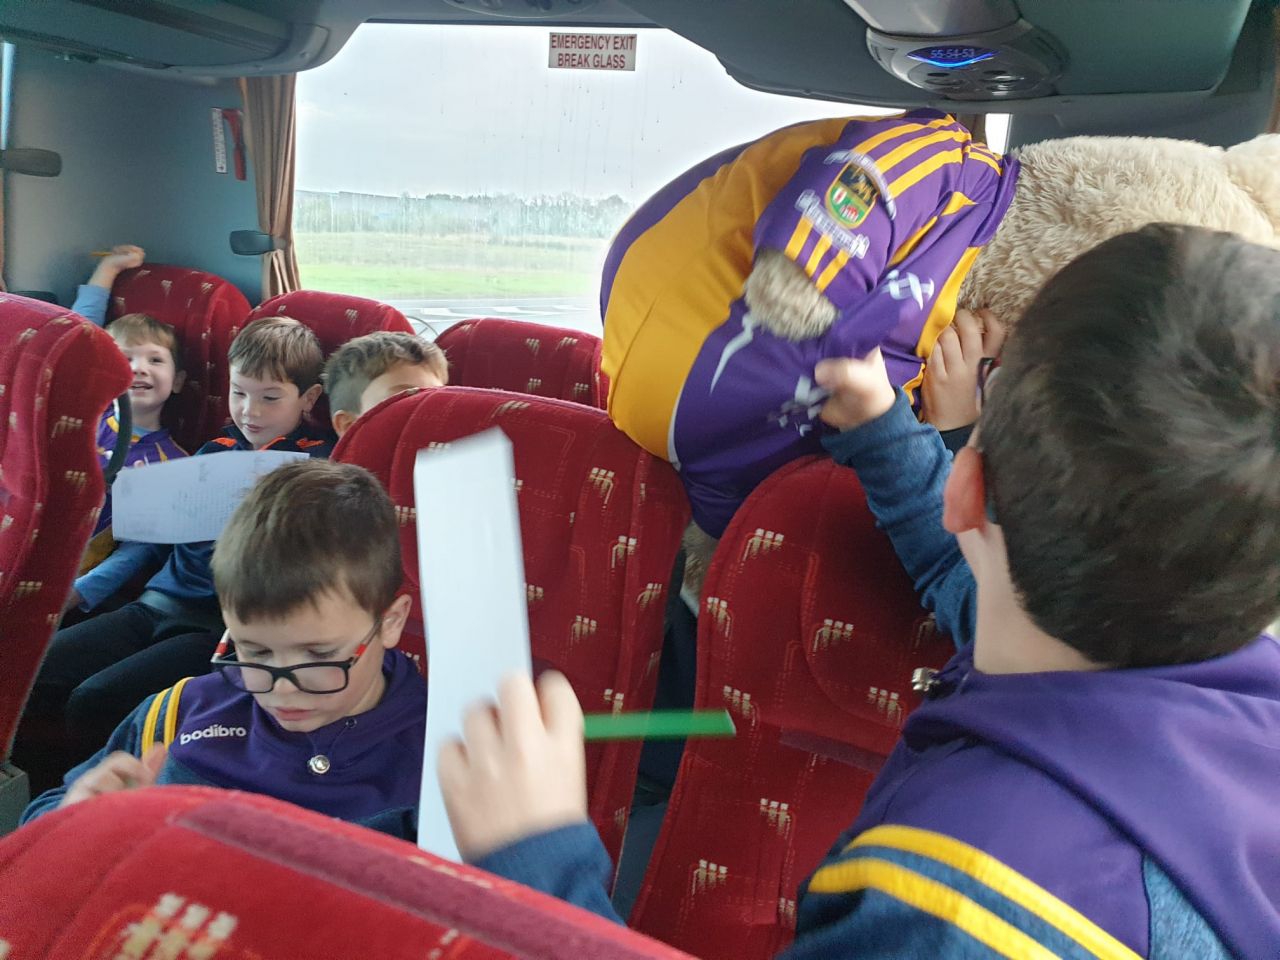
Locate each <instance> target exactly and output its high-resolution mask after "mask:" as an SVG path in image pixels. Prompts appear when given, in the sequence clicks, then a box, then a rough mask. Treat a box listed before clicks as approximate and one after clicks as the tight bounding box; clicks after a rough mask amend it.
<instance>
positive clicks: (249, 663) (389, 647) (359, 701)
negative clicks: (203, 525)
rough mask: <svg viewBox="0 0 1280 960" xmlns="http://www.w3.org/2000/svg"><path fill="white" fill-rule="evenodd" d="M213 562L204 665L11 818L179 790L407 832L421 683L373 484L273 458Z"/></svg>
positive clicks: (327, 465)
mask: <svg viewBox="0 0 1280 960" xmlns="http://www.w3.org/2000/svg"><path fill="white" fill-rule="evenodd" d="M212 566H213V576H214V580H215V582H216V585H217V591H218V600H219V603H220V604H221V607H222V615H223V618H224V619H225V621H226V623H227V629H226V631H225V632H224V633H223V634H222V639H221V642H220V643H219V645H218V648H217V652H216V654H215V656H214V659H213V666H214V668H215V670H216V671H217V673H216V674H213V675H205V676H197V677H194V678H192V679H189V680H183V681H181V682H179V683H178V684H176V685H174V686H173V687H171V688H169V689H167V690H164V691H163V692H161V693H159V694H156V695H154V696H151V697H147V698H146V699H145V700H143V701H142V703H141V704H140V705H139V706H138V707H137V709H135V710H134V711H133V713H132V714H131V715H130V716H129V717H128V718H127V719H126V720H125V721H124V722H123V723H121V724H120V726H119V727H117V729H116V731H115V733H113V734H112V736H111V739H110V741H109V742H108V743H107V745H106V746H105V747H104V748H103V749H102V750H100V751H98V753H97V754H96V755H94V756H93V757H92V758H91V759H90V760H88V761H87V762H85V763H83V764H81V765H80V766H78V767H76V768H75V769H73V770H72V771H71V772H70V773H68V774H67V776H66V778H65V782H64V784H63V786H61V787H59V788H57V789H55V790H51V791H49V792H47V793H45V794H43V795H42V796H40V797H37V798H36V800H35V801H34V802H33V803H32V804H31V805H30V806H29V807H28V808H27V810H26V812H25V813H24V815H23V820H24V822H26V821H28V820H32V819H34V818H35V817H38V816H40V815H41V814H44V813H47V812H48V811H50V810H53V809H55V808H57V807H60V806H67V805H69V804H72V803H78V802H80V801H82V800H87V799H89V798H90V797H93V796H96V795H97V794H100V793H110V792H114V791H117V790H123V789H129V788H131V787H140V786H148V785H151V784H154V783H160V784H166V783H180V784H197V785H203V786H215V787H225V788H229V789H236V790H250V791H253V792H255V793H262V794H266V795H268V796H273V797H277V798H279V799H281V800H287V801H289V802H291V803H296V804H299V805H300V806H304V807H307V808H309V809H311V810H316V811H319V812H320V813H325V814H329V815H330V816H334V817H339V818H341V819H344V820H350V821H353V822H356V823H363V824H365V825H366V826H371V827H374V828H377V829H381V830H384V831H385V832H389V833H393V834H396V835H398V836H412V833H413V830H414V826H415V818H414V816H413V810H414V808H415V807H416V806H417V802H418V790H419V785H420V780H421V776H422V745H423V736H424V731H425V727H426V683H425V681H424V680H423V679H422V676H421V674H420V673H419V672H418V669H417V667H416V666H415V665H414V664H413V662H412V661H411V660H410V659H409V658H408V657H406V656H404V654H402V653H400V652H399V651H398V650H395V649H394V647H395V646H396V644H397V643H398V641H399V639H400V631H401V630H402V629H403V627H404V623H405V619H406V617H407V616H408V613H409V608H410V598H409V596H408V595H407V594H402V593H400V587H401V580H402V571H401V566H400V533H399V525H398V523H397V521H396V515H395V509H394V507H393V506H392V504H391V500H390V498H389V497H388V496H387V494H386V492H385V491H384V490H383V489H382V487H381V485H380V484H379V483H378V481H377V480H376V479H375V478H374V477H373V475H372V474H370V473H369V472H368V471H367V470H365V469H363V468H362V467H358V466H354V465H352V464H341V463H333V462H330V461H326V460H304V461H301V462H299V463H291V464H288V465H286V466H284V467H280V468H279V469H277V470H274V471H272V472H271V473H269V474H267V475H266V476H265V477H263V478H262V479H261V480H259V481H258V483H257V484H256V485H255V486H254V488H253V489H252V490H251V491H250V492H249V495H248V496H247V497H246V498H245V500H244V502H242V503H241V504H240V506H239V507H238V508H237V509H236V512H235V514H234V516H232V518H231V521H230V523H228V525H227V528H226V530H225V531H224V532H223V535H222V537H221V538H220V539H219V541H218V545H217V547H216V548H215V549H214V554H213V563H212ZM206 665H207V661H206Z"/></svg>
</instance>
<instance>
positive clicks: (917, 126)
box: [853, 117, 955, 153]
mask: <svg viewBox="0 0 1280 960" xmlns="http://www.w3.org/2000/svg"><path fill="white" fill-rule="evenodd" d="M952 123H955V119H954V118H953V117H939V118H938V119H937V120H930V121H929V122H928V123H904V124H903V125H902V126H900V127H890V128H889V129H888V130H881V131H880V132H879V133H877V134H875V135H874V136H870V137H867V139H865V140H863V141H862V142H861V143H860V144H858V145H857V146H856V147H854V148H853V149H854V151H855V152H856V153H866V152H867V151H869V150H874V149H875V148H876V147H878V146H880V144H882V143H887V142H888V141H890V140H893V139H894V138H895V137H901V136H903V135H904V134H908V133H915V132H917V131H919V130H936V129H937V128H938V127H945V126H948V125H949V124H952Z"/></svg>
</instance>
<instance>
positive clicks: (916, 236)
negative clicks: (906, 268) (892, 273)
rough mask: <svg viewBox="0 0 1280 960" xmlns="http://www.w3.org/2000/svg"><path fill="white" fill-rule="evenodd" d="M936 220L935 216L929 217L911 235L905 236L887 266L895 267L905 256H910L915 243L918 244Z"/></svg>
mask: <svg viewBox="0 0 1280 960" xmlns="http://www.w3.org/2000/svg"><path fill="white" fill-rule="evenodd" d="M937 222H938V218H937V217H930V218H929V220H928V221H927V222H926V223H925V225H924V226H923V227H921V228H920V229H919V230H917V231H916V232H915V233H913V234H912V235H911V236H909V237H907V239H906V240H905V241H903V244H902V246H900V247H899V248H898V249H897V251H896V252H895V253H894V255H893V257H892V258H891V259H890V260H889V266H891V267H896V266H897V265H898V264H900V263H901V262H902V261H903V260H905V259H907V257H909V256H911V251H912V250H914V249H915V248H916V245H917V244H919V243H920V241H921V240H923V239H924V235H925V234H926V233H928V232H929V231H930V230H932V229H933V225H934V224H935V223H937Z"/></svg>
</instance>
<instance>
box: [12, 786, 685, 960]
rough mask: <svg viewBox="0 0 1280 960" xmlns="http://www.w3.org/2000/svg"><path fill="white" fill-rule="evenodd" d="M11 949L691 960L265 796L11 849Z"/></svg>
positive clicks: (412, 959) (106, 815)
mask: <svg viewBox="0 0 1280 960" xmlns="http://www.w3.org/2000/svg"><path fill="white" fill-rule="evenodd" d="M0 888H2V889H4V891H5V896H3V897H0V947H2V948H3V949H0V953H3V955H4V956H12V957H14V958H18V957H42V958H46V960H81V958H87V957H138V958H141V957H149V958H160V957H174V958H179V957H181V958H189V960H196V958H209V960H215V958H216V960H223V958H225V960H231V958H248V957H260V958H277V960H283V958H287V957H312V958H316V960H337V958H347V957H377V958H379V960H427V958H440V960H445V958H447V960H507V958H511V960H514V958H526V957H528V958H537V960H558V958H564V960H681V958H684V960H690V958H687V957H685V956H684V954H681V953H678V952H677V951H675V950H673V949H671V948H670V947H667V946H665V945H663V944H661V943H658V942H656V941H653V940H649V939H647V938H645V937H642V936H640V935H639V934H636V933H633V932H631V931H630V930H627V929H626V928H625V927H620V926H618V925H617V924H613V923H609V922H608V921H606V920H603V919H602V918H600V917H597V916H595V915H594V914H590V913H587V912H585V911H583V910H579V909H577V908H576V907H571V906H569V905H567V904H565V903H562V902H560V901H559V900H554V899H552V898H551V897H548V896H545V895H543V894H540V893H536V892H534V891H533V890H530V889H528V888H527V887H523V886H520V885H519V884H515V883H510V882H508V881H506V880H501V879H499V878H498V877H494V876H491V875H489V874H486V873H482V872H481V871H479V870H476V869H473V868H471V867H465V866H462V865H460V864H456V863H447V862H445V861H441V860H438V859H436V858H435V857H432V856H430V855H428V854H426V853H423V852H422V851H420V850H418V849H417V848H416V847H414V846H413V845H411V844H408V843H405V842H404V841H402V840H395V839H392V838H391V837H387V836H384V835H382V834H379V833H374V832H373V831H372V830H366V829H364V828H362V827H356V826H353V825H351V824H348V823H343V822H341V821H338V820H334V819H332V818H330V817H325V816H321V815H320V814H316V813H312V812H310V811H308V810H303V809H301V808H299V807H295V806H292V805H290V804H287V803H282V802H280V801H278V800H273V799H269V798H267V797H262V796H255V795H252V794H246V793H232V792H228V791H224V790H212V789H205V788H198V787H161V788H159V789H150V790H130V791H128V792H125V793H112V794H107V795H105V796H101V797H97V798H95V799H93V800H89V801H86V802H84V803H79V804H76V805H74V806H71V807H68V808H66V809H65V810H57V811H54V812H53V813H49V814H46V815H45V816H44V817H41V818H40V819H39V820H37V821H35V822H34V823H32V824H31V825H29V826H27V827H24V828H23V829H21V830H19V831H18V832H17V833H14V834H11V835H9V836H8V837H6V838H4V839H3V840H0Z"/></svg>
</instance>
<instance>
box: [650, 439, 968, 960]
mask: <svg viewBox="0 0 1280 960" xmlns="http://www.w3.org/2000/svg"><path fill="white" fill-rule="evenodd" d="M931 624H932V621H931V620H930V619H928V618H927V617H926V615H925V614H924V612H923V611H922V610H921V609H920V606H919V603H918V601H917V600H916V597H915V594H914V591H913V590H912V585H911V581H910V580H909V579H908V578H907V576H906V574H905V573H904V572H903V570H902V568H901V566H900V565H899V563H898V560H897V558H896V556H895V555H894V552H893V548H892V547H891V545H890V543H889V540H888V538H887V537H886V536H885V535H884V533H883V532H882V531H880V530H878V529H877V528H876V526H875V522H874V520H873V518H872V516H871V514H870V512H869V511H868V509H867V507H866V505H865V502H864V499H863V495H862V490H861V488H860V487H859V485H858V482H857V478H856V476H855V474H854V473H853V471H851V470H848V469H846V468H843V467H840V466H838V465H836V464H835V463H834V462H832V461H831V460H829V459H826V458H821V457H809V458H806V459H803V460H798V461H796V462H794V463H791V464H788V465H787V466H785V467H783V468H782V469H780V470H778V471H777V472H776V473H775V474H773V475H772V476H771V477H770V478H768V479H767V480H766V481H765V482H764V483H762V484H761V485H760V486H759V487H758V488H757V489H756V491H755V492H754V493H753V494H752V495H751V496H750V498H748V499H747V501H746V502H745V503H744V504H743V506H742V507H741V508H740V509H739V510H738V512H737V515H736V516H735V517H734V520H733V522H732V523H731V524H730V526H729V529H728V530H727V531H726V533H725V536H724V538H723V539H722V540H721V541H720V544H719V546H718V548H717V550H716V554H715V558H714V559H713V561H712V564H711V568H710V570H709V571H708V575H707V579H706V582H705V585H704V588H703V606H702V613H701V616H700V618H699V625H698V679H697V694H696V703H697V705H698V706H699V707H703V708H712V707H715V708H728V709H729V710H730V711H731V713H732V714H733V716H734V719H735V722H736V723H737V725H738V735H737V736H736V737H735V738H733V739H731V740H691V741H690V742H689V744H688V746H687V747H686V750H685V753H684V756H683V759H682V763H681V767H680V772H679V776H678V778H677V781H676V786H675V790H674V791H673V794H672V797H671V802H670V806H669V808H668V811H667V816H666V819H665V821H664V824H663V828H662V832H661V834H660V836H659V839H658V842H657V845H656V847H655V849H654V853H653V858H652V860H651V861H650V864H649V870H648V874H647V875H646V878H645V883H644V887H643V889H642V890H641V893H640V896H639V899H638V901H637V903H636V907H635V910H634V911H633V913H632V916H631V921H632V925H633V926H634V927H636V928H637V929H639V930H642V931H644V932H646V933H648V934H650V935H652V936H655V937H658V938H659V939H661V940H664V941H666V942H667V943H671V944H673V945H675V946H677V947H680V948H681V949H684V950H688V951H689V952H691V953H694V954H696V955H697V956H699V957H703V958H706V960H717V958H725V960H728V958H730V957H732V958H735V960H753V958H764V957H772V956H774V955H775V954H776V953H777V952H778V951H779V950H781V949H782V948H783V947H784V946H785V945H786V943H788V942H789V941H790V939H791V937H792V935H793V931H794V926H795V913H796V894H797V890H798V889H799V886H800V884H801V883H802V882H803V881H804V880H805V878H806V877H807V876H808V875H809V874H810V873H811V872H812V871H813V870H814V868H816V867H817V865H818V863H819V862H820V861H821V859H822V857H823V856H824V855H825V854H826V852H827V850H828V849H829V848H830V846H831V844H832V843H834V842H835V840H836V838H837V837H838V836H839V834H840V832H841V831H843V830H844V829H846V828H847V827H848V826H849V825H850V824H851V823H852V822H853V820H854V818H855V816H856V814H857V813H858V810H859V808H860V806H861V804H862V799H863V796H864V795H865V793H866V790H867V788H868V786H869V785H870V784H871V781H872V779H873V777H874V776H875V773H876V771H877V770H878V769H879V767H880V765H881V763H882V762H883V760H884V758H885V757H886V756H887V755H888V754H889V752H890V750H891V749H892V748H893V746H894V744H895V742H896V741H897V739H898V734H899V730H900V728H901V725H902V721H903V719H904V717H905V716H906V714H907V712H908V711H909V710H911V709H912V707H913V706H915V704H916V702H917V695H916V694H914V693H913V692H912V690H911V674H912V671H913V669H914V668H916V667H922V666H940V665H941V664H942V663H944V662H945V661H946V660H947V658H948V657H949V655H950V653H951V645H950V643H949V641H946V640H945V639H944V638H941V637H939V636H938V635H937V634H936V632H935V631H933V630H932V629H930V627H931Z"/></svg>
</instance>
